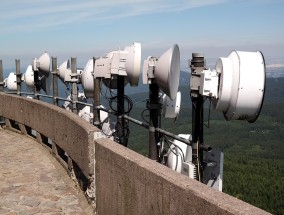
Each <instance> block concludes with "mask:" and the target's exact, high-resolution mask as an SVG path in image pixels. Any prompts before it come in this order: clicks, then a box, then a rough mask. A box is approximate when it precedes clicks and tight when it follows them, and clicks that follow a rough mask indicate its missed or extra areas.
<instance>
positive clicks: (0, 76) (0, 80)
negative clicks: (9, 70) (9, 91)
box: [0, 60, 4, 92]
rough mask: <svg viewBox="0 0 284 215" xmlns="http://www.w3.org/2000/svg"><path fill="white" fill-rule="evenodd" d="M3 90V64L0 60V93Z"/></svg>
mask: <svg viewBox="0 0 284 215" xmlns="http://www.w3.org/2000/svg"><path fill="white" fill-rule="evenodd" d="M3 90H4V79H3V64H2V60H0V92H3Z"/></svg>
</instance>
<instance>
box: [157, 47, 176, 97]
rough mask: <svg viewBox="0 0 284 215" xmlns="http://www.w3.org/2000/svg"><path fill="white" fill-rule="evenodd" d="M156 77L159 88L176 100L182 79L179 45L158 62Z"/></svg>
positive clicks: (168, 51)
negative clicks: (180, 78)
mask: <svg viewBox="0 0 284 215" xmlns="http://www.w3.org/2000/svg"><path fill="white" fill-rule="evenodd" d="M154 75H155V79H156V81H157V84H158V85H159V87H160V88H161V89H162V90H163V92H164V93H165V94H167V96H169V97H170V98H171V99H172V100H174V99H175V98H176V95H177V91H178V86H179V77H180V52H179V47H178V45H177V44H175V45H173V47H172V48H170V49H169V50H167V51H166V52H165V53H164V54H163V55H162V56H161V57H160V58H159V59H158V60H157V62H156V67H155V74H154Z"/></svg>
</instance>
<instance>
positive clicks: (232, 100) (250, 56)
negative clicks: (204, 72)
mask: <svg viewBox="0 0 284 215" xmlns="http://www.w3.org/2000/svg"><path fill="white" fill-rule="evenodd" d="M216 72H217V73H218V74H219V76H220V78H219V89H218V99H217V100H216V101H215V104H214V105H215V108H216V109H217V110H220V111H222V112H223V114H224V116H225V118H226V119H227V120H231V119H238V120H247V121H248V122H254V121H256V119H257V118H258V116H259V113H260V111H261V107H262V103H263V98H264V93H265V72H266V69H265V61H264V57H263V55H262V53H261V52H259V51H257V52H241V51H232V52H231V54H230V55H229V56H228V57H227V58H220V59H219V60H218V61H217V64H216Z"/></svg>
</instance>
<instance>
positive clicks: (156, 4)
mask: <svg viewBox="0 0 284 215" xmlns="http://www.w3.org/2000/svg"><path fill="white" fill-rule="evenodd" d="M224 1H225V0H202V1H199V0H176V1H170V0H104V1H101V0H99V1H97V0H83V1H77V0H76V1H75V0H68V1H67V0H41V1H38V0H25V1H22V0H4V1H1V8H0V20H1V22H0V33H1V34H2V33H10V32H21V31H39V30H42V29H48V28H54V27H57V26H59V27H60V26H65V25H67V24H70V23H82V22H87V21H92V22H93V23H96V22H97V23H99V22H102V21H104V20H114V19H121V18H124V17H133V16H139V15H144V14H154V13H171V12H178V11H183V10H189V9H191V8H196V7H204V6H208V5H212V4H218V3H221V2H224Z"/></svg>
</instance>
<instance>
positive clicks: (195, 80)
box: [190, 53, 205, 182]
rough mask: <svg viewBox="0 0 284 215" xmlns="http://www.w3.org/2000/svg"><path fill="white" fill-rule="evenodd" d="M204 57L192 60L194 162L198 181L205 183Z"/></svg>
mask: <svg viewBox="0 0 284 215" xmlns="http://www.w3.org/2000/svg"><path fill="white" fill-rule="evenodd" d="M204 67H205V62H204V56H203V55H202V54H200V53H193V54H192V60H191V80H190V82H191V92H190V94H191V101H192V162H193V164H194V165H195V166H196V169H197V171H196V172H197V180H199V181H201V182H202V181H203V169H204V165H203V150H202V147H201V146H203V123H204V122H203V103H204V101H203V96H202V95H200V94H199V87H198V86H199V85H200V74H201V72H202V71H203V70H204Z"/></svg>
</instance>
